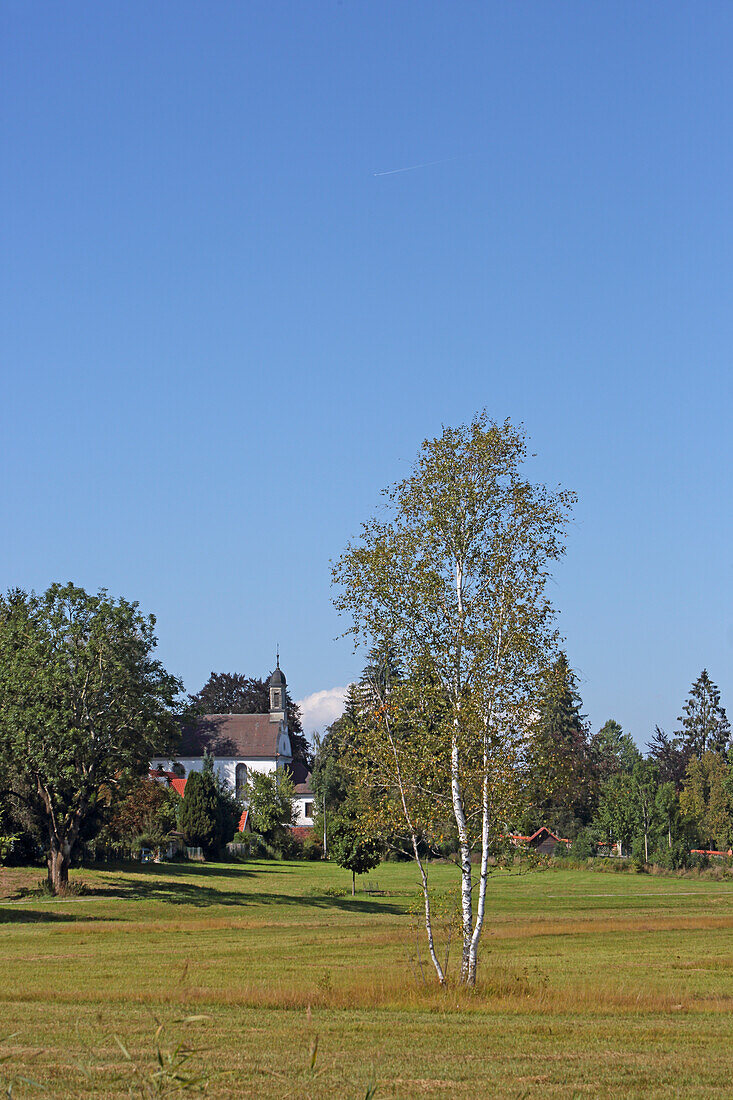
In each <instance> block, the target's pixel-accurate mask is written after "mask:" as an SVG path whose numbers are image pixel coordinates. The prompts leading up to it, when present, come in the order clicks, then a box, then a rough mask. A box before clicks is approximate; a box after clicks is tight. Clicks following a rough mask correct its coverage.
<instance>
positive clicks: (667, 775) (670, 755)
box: [649, 726, 690, 790]
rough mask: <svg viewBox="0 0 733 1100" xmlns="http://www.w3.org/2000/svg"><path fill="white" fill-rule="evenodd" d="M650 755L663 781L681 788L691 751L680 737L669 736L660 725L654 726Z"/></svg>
mask: <svg viewBox="0 0 733 1100" xmlns="http://www.w3.org/2000/svg"><path fill="white" fill-rule="evenodd" d="M649 756H650V757H651V759H652V760H653V761H654V762H655V764H656V765H657V767H658V768H659V778H660V780H661V782H662V783H672V784H673V785H674V787H675V790H679V789H680V787H681V786H682V784H683V782H684V778H685V772H686V770H687V764H688V761H689V759H690V753H689V751H688V750H687V749H686V748H685V747H684V746H683V745H682V743H681V741H680V739H679V738H676V737H674V738H671V737H668V736H667V734H666V733H665V732H664V730H663V729H660V728H659V726H655V727H654V736H653V738H652V739H651V741H650V742H649Z"/></svg>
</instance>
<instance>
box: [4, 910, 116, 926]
mask: <svg viewBox="0 0 733 1100" xmlns="http://www.w3.org/2000/svg"><path fill="white" fill-rule="evenodd" d="M109 920H119V917H90V916H87V915H85V914H84V913H54V912H53V911H52V910H48V909H45V910H42V909H0V924H57V923H58V924H68V923H70V922H71V923H73V922H77V921H82V922H84V923H85V924H87V923H89V921H105V922H107V921H109Z"/></svg>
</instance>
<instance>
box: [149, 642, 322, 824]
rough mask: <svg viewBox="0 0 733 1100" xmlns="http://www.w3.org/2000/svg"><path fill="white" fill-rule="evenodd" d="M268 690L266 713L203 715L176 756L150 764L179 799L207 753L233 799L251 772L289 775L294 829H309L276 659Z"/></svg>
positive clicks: (242, 793) (305, 781) (308, 800)
mask: <svg viewBox="0 0 733 1100" xmlns="http://www.w3.org/2000/svg"><path fill="white" fill-rule="evenodd" d="M268 688H269V692H270V709H269V711H268V713H267V714H205V715H203V716H202V717H201V718H197V719H196V720H195V721H193V722H190V723H189V724H188V725H186V726H185V727H184V729H183V731H182V734H181V744H180V748H179V752H178V756H176V757H175V759H171V758H169V757H156V758H155V759H154V760H152V761H151V765H150V767H151V775H152V776H153V778H156V779H160V780H164V779H166V780H168V782H169V783H170V785H171V786H173V787H175V789H176V790H177V791H178V793H179V794H180V795H181V796H183V792H184V790H185V787H186V780H187V778H188V776H189V775H190V774H191V772H194V771H201V769H202V768H203V764H204V755H205V754H208V755H209V756H211V757H212V758H213V762H214V771H215V772H216V774H217V775H218V776H219V777H220V778H221V779H222V780H223V781H224V782H225V783H226V784H227V785H228V786H229V787H230V788H231V789H232V790H233V791H234V792H235V794H236V795H237V797H239V798H245V797H246V791H247V780H248V778H249V776H250V775H251V774H252V772H264V773H265V774H267V775H272V774H275V775H277V774H278V773H279V772H281V771H284V770H287V771H288V772H290V773H291V775H292V776H293V780H294V782H295V788H296V797H295V807H296V811H297V815H298V816H297V824H298V825H301V826H304V825H305V826H307V825H312V824H313V796H312V794H311V792H310V772H308V771H307V769H306V768H305V767H304V765H302V764H301V763H300V762H299V761H295V762H294V761H293V753H292V748H291V745H290V736H289V734H288V721H287V681H286V679H285V674H284V673H283V671H282V670H281V668H280V661H279V659H278V661H277V667H276V668H275V671H274V672H273V674H272V676H271V677H270V679H269V681H268ZM244 816H245V815H243V817H244Z"/></svg>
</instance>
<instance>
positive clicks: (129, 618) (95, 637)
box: [0, 584, 181, 893]
mask: <svg viewBox="0 0 733 1100" xmlns="http://www.w3.org/2000/svg"><path fill="white" fill-rule="evenodd" d="M154 627H155V619H154V617H153V616H152V615H143V614H142V613H141V612H140V610H139V608H138V605H137V604H136V603H129V602H128V601H127V600H124V599H119V600H115V599H113V598H112V597H110V596H109V595H108V594H107V593H106V592H105V591H100V592H98V593H97V594H96V595H90V594H88V593H87V592H85V591H84V589H82V588H77V587H76V586H75V585H73V584H67V585H63V586H62V585H59V584H54V585H52V586H51V587H50V588H49V589H48V591H47V592H45V593H43V594H42V595H40V596H39V595H36V594H35V593H31V594H28V593H26V592H23V591H20V590H18V589H16V590H13V591H10V592H9V593H8V594H7V596H4V597H0V764H1V765H2V769H3V778H4V786H5V787H6V790H7V792H8V794H9V796H10V797H11V798H13V797H17V798H22V800H23V801H24V803H25V805H26V807H27V808H28V809H29V810H30V812H32V813H33V814H35V815H36V816H37V818H38V819H39V820H40V821H41V822H42V824H43V827H44V831H45V833H46V836H47V841H48V879H49V883H50V885H51V887H52V889H53V890H54V892H55V893H58V892H60V891H62V890H63V889H64V887H65V885H66V882H67V880H68V871H69V864H70V861H71V857H72V854H73V851H74V846H75V844H76V842H77V840H78V839H79V836H80V833H81V832H82V830H83V829H84V827H85V825H87V823H88V822H89V820H90V819H91V818H93V817H94V815H95V813H96V812H97V809H98V806H99V804H100V802H101V800H109V798H110V796H111V795H113V794H114V792H115V791H122V790H124V788H125V785H126V784H127V783H129V782H130V781H131V780H132V779H133V778H134V777H136V776H140V775H143V774H144V773H145V772H146V771H147V769H148V767H149V765H150V759H151V757H152V756H153V755H154V754H155V753H159V752H160V751H161V749H163V748H164V747H165V746H170V744H171V743H172V740H173V736H174V724H173V721H172V716H171V710H172V707H173V705H174V701H175V696H176V695H177V693H178V692H179V691H180V689H181V684H180V682H179V681H178V680H177V679H176V678H175V677H173V676H171V675H169V674H168V673H167V672H166V671H165V669H164V668H163V666H162V665H161V663H160V662H159V661H157V660H155V659H154V657H153V651H154V649H155V645H156V638H155V633H154Z"/></svg>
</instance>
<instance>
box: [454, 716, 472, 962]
mask: <svg viewBox="0 0 733 1100" xmlns="http://www.w3.org/2000/svg"><path fill="white" fill-rule="evenodd" d="M451 797H452V800H453V816H454V817H455V819H456V825H457V827H458V850H459V853H460V863H461V934H462V939H463V951H462V954H461V981H462V982H467V981H468V974H469V968H470V958H471V939H472V936H473V901H472V896H471V889H472V883H471V845H470V841H469V836H468V824H467V822H466V812H465V809H464V806H463V792H462V790H461V782H460V753H459V748H458V736H457V733H456V734H454V736H453V744H452V746H451Z"/></svg>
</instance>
